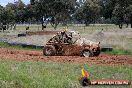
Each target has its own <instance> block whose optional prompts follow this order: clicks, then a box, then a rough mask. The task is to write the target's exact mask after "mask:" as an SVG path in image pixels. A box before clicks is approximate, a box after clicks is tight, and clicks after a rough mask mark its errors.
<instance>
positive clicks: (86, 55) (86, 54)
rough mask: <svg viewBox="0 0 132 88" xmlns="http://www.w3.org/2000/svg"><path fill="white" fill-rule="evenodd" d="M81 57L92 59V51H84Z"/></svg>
mask: <svg viewBox="0 0 132 88" xmlns="http://www.w3.org/2000/svg"><path fill="white" fill-rule="evenodd" d="M82 56H84V57H92V56H93V51H91V50H90V49H85V50H83V52H82Z"/></svg>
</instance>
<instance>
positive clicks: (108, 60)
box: [0, 48, 132, 65]
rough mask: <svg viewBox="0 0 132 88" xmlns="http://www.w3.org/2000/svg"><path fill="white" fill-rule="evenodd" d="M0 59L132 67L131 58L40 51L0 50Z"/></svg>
mask: <svg viewBox="0 0 132 88" xmlns="http://www.w3.org/2000/svg"><path fill="white" fill-rule="evenodd" d="M0 58H1V59H6V60H18V61H27V60H32V61H44V62H48V61H53V62H61V63H91V64H109V65H128V64H129V65H132V56H126V55H103V54H102V55H100V56H98V57H90V58H85V57H79V56H43V54H42V52H41V51H27V50H15V49H6V48H0Z"/></svg>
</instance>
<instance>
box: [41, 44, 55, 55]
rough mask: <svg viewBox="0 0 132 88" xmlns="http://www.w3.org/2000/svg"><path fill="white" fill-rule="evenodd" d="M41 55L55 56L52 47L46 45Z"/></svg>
mask: <svg viewBox="0 0 132 88" xmlns="http://www.w3.org/2000/svg"><path fill="white" fill-rule="evenodd" d="M43 55H45V56H55V55H56V49H55V47H54V46H51V45H48V46H45V47H44V49H43Z"/></svg>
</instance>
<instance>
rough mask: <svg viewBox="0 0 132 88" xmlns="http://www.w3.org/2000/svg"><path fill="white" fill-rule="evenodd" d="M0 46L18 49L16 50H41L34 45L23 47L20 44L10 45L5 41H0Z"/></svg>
mask: <svg viewBox="0 0 132 88" xmlns="http://www.w3.org/2000/svg"><path fill="white" fill-rule="evenodd" d="M0 47H1V48H11V49H18V50H42V48H34V47H29V46H26V47H23V46H21V45H10V44H8V43H7V42H0Z"/></svg>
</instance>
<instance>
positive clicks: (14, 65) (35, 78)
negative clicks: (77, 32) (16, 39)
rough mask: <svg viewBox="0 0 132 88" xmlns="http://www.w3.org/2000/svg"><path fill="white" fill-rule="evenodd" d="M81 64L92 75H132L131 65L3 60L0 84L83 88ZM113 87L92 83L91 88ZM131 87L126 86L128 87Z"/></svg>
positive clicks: (12, 87)
mask: <svg viewBox="0 0 132 88" xmlns="http://www.w3.org/2000/svg"><path fill="white" fill-rule="evenodd" d="M82 66H83V67H84V68H85V70H87V71H88V72H89V74H90V79H127V80H131V79H132V70H131V69H132V67H131V66H103V65H90V64H62V63H53V62H48V63H45V62H31V61H28V62H18V61H5V60H1V61H0V86H1V88H82V87H81V86H80V84H79V81H78V79H79V78H80V77H81V69H82ZM110 87H111V86H90V87H88V88H110ZM131 87H132V86H125V88H131ZM112 88H124V86H112Z"/></svg>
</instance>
